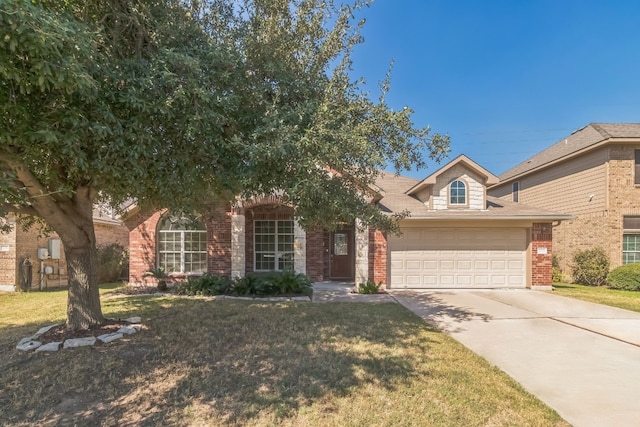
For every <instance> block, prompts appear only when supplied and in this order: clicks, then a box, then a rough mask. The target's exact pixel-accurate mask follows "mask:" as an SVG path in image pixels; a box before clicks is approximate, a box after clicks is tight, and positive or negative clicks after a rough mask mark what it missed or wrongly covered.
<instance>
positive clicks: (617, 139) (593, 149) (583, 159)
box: [488, 123, 640, 273]
mask: <svg viewBox="0 0 640 427" xmlns="http://www.w3.org/2000/svg"><path fill="white" fill-rule="evenodd" d="M488 192H489V194H490V195H492V196H495V197H499V198H500V199H502V200H509V201H514V202H519V203H523V204H527V205H529V206H536V207H540V208H543V209H552V210H554V211H559V212H564V213H567V214H570V215H572V216H573V217H574V218H573V219H571V220H569V221H563V222H562V223H560V224H554V230H553V247H554V251H555V254H556V255H557V256H558V259H559V261H560V266H561V269H562V270H563V272H565V273H570V271H571V269H570V264H571V261H572V258H573V255H574V254H575V252H576V251H577V250H582V249H589V248H595V247H602V248H603V249H604V250H605V251H606V253H607V254H608V256H609V260H610V262H611V267H616V266H619V265H621V264H626V263H632V262H640V123H619V124H613V123H592V124H590V125H588V126H585V127H584V128H582V129H579V130H577V131H575V132H573V133H572V134H571V135H569V136H568V137H566V138H564V139H562V140H561V141H559V142H557V143H556V144H554V145H552V146H551V147H549V148H547V149H546V150H544V151H542V152H540V153H538V154H536V155H535V156H533V157H531V158H530V159H528V160H526V161H525V162H523V163H520V164H519V165H517V166H515V167H514V168H512V169H510V170H508V171H507V172H505V173H504V174H502V175H501V176H500V183H499V184H497V185H494V186H492V187H490V188H489V190H488Z"/></svg>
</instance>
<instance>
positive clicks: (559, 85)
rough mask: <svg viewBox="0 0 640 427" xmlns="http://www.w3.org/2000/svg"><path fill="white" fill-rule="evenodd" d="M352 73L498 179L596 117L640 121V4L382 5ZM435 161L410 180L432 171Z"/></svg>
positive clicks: (480, 1) (489, 0) (558, 0)
mask: <svg viewBox="0 0 640 427" xmlns="http://www.w3.org/2000/svg"><path fill="white" fill-rule="evenodd" d="M361 15H363V16H364V17H365V18H366V24H365V27H364V29H363V36H364V38H365V42H364V44H362V45H360V46H358V47H357V48H356V49H355V52H354V56H353V59H354V76H362V77H364V78H365V79H366V80H367V83H368V87H370V88H371V92H372V96H373V97H375V98H377V87H378V86H377V85H378V82H379V81H380V80H382V79H383V78H384V76H385V73H386V71H387V69H388V66H389V63H390V61H391V60H394V61H395V65H394V68H393V72H392V80H391V91H390V94H389V96H388V97H387V99H388V101H389V104H390V105H391V106H392V107H393V108H395V109H399V108H402V107H403V106H405V105H407V106H409V107H411V108H412V109H414V110H415V114H414V116H413V118H414V122H415V123H416V125H419V126H425V125H429V126H430V127H431V128H432V129H433V130H434V131H437V132H440V133H448V134H449V135H450V136H451V149H452V150H451V153H450V155H449V158H455V157H456V156H457V155H459V154H466V155H467V156H469V157H471V158H472V159H473V160H475V161H476V162H478V163H479V164H480V165H482V166H484V167H485V168H486V169H488V170H489V171H491V172H493V173H494V174H496V175H499V174H501V173H502V172H505V171H506V170H508V169H510V168H511V167H513V166H515V165H516V164H518V163H520V162H522V161H524V160H526V159H527V158H529V157H530V156H532V155H534V154H536V153H537V152H539V151H541V150H542V149H544V148H546V147H548V146H550V145H552V144H553V143H555V142H557V141H559V140H560V139H562V138H564V137H565V136H567V135H569V134H570V133H571V132H573V131H574V130H576V129H579V128H581V127H583V126H585V125H587V124H589V123H592V122H640V25H639V22H640V2H638V1H633V0H610V1H604V0H601V1H592V0H377V1H376V2H375V3H373V4H372V5H371V6H370V7H368V8H365V9H364V10H363V12H362V14H361ZM437 167H438V165H436V164H432V163H430V164H428V169H427V170H421V171H415V170H414V171H411V172H409V173H403V174H404V175H408V176H413V177H416V178H423V177H424V176H426V175H428V174H430V173H431V172H433V171H434V170H435V169H436V168H437Z"/></svg>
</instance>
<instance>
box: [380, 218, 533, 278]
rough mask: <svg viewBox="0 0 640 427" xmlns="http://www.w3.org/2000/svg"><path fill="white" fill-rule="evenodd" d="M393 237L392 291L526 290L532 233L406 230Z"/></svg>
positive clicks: (522, 230)
mask: <svg viewBox="0 0 640 427" xmlns="http://www.w3.org/2000/svg"><path fill="white" fill-rule="evenodd" d="M403 233H404V234H402V235H401V236H389V242H388V245H389V246H388V247H389V251H390V253H391V283H390V286H391V287H392V288H504V287H508V288H524V287H525V286H526V271H527V268H526V259H527V257H526V249H527V238H526V229H523V228H507V229H504V228H502V229H475V228H474V229H463V228H446V229H444V228H437V229H433V228H428V229H422V228H416V229H404V230H403Z"/></svg>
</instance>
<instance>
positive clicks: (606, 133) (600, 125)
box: [589, 123, 613, 139]
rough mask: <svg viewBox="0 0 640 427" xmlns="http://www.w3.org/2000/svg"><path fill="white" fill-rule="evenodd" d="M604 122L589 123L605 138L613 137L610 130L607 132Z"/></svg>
mask: <svg viewBox="0 0 640 427" xmlns="http://www.w3.org/2000/svg"><path fill="white" fill-rule="evenodd" d="M603 124H604V123H589V126H591V127H592V128H594V129H595V130H596V131H597V132H598V133H599V134H600V135H602V136H603V137H604V138H605V139H606V138H611V137H612V135H611V134H610V133H609V132H607V131H606V130H604V129H603V128H602V125H603ZM610 124H613V123H610Z"/></svg>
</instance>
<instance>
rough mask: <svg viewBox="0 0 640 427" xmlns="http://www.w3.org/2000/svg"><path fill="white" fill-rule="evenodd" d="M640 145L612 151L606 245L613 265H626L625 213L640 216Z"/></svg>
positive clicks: (613, 147) (604, 246) (619, 146)
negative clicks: (639, 162)
mask: <svg viewBox="0 0 640 427" xmlns="http://www.w3.org/2000/svg"><path fill="white" fill-rule="evenodd" d="M636 149H640V146H625V145H617V146H615V145H614V146H612V147H611V148H610V151H609V211H608V221H607V224H606V227H607V230H606V235H607V237H606V240H605V242H607V243H606V245H601V246H602V247H603V248H604V249H605V250H606V251H607V254H608V255H609V261H610V263H611V268H615V267H618V266H620V265H622V236H623V234H624V225H623V220H624V216H627V215H628V216H640V186H636V185H634V177H635V171H634V169H635V154H634V151H635V150H636Z"/></svg>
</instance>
